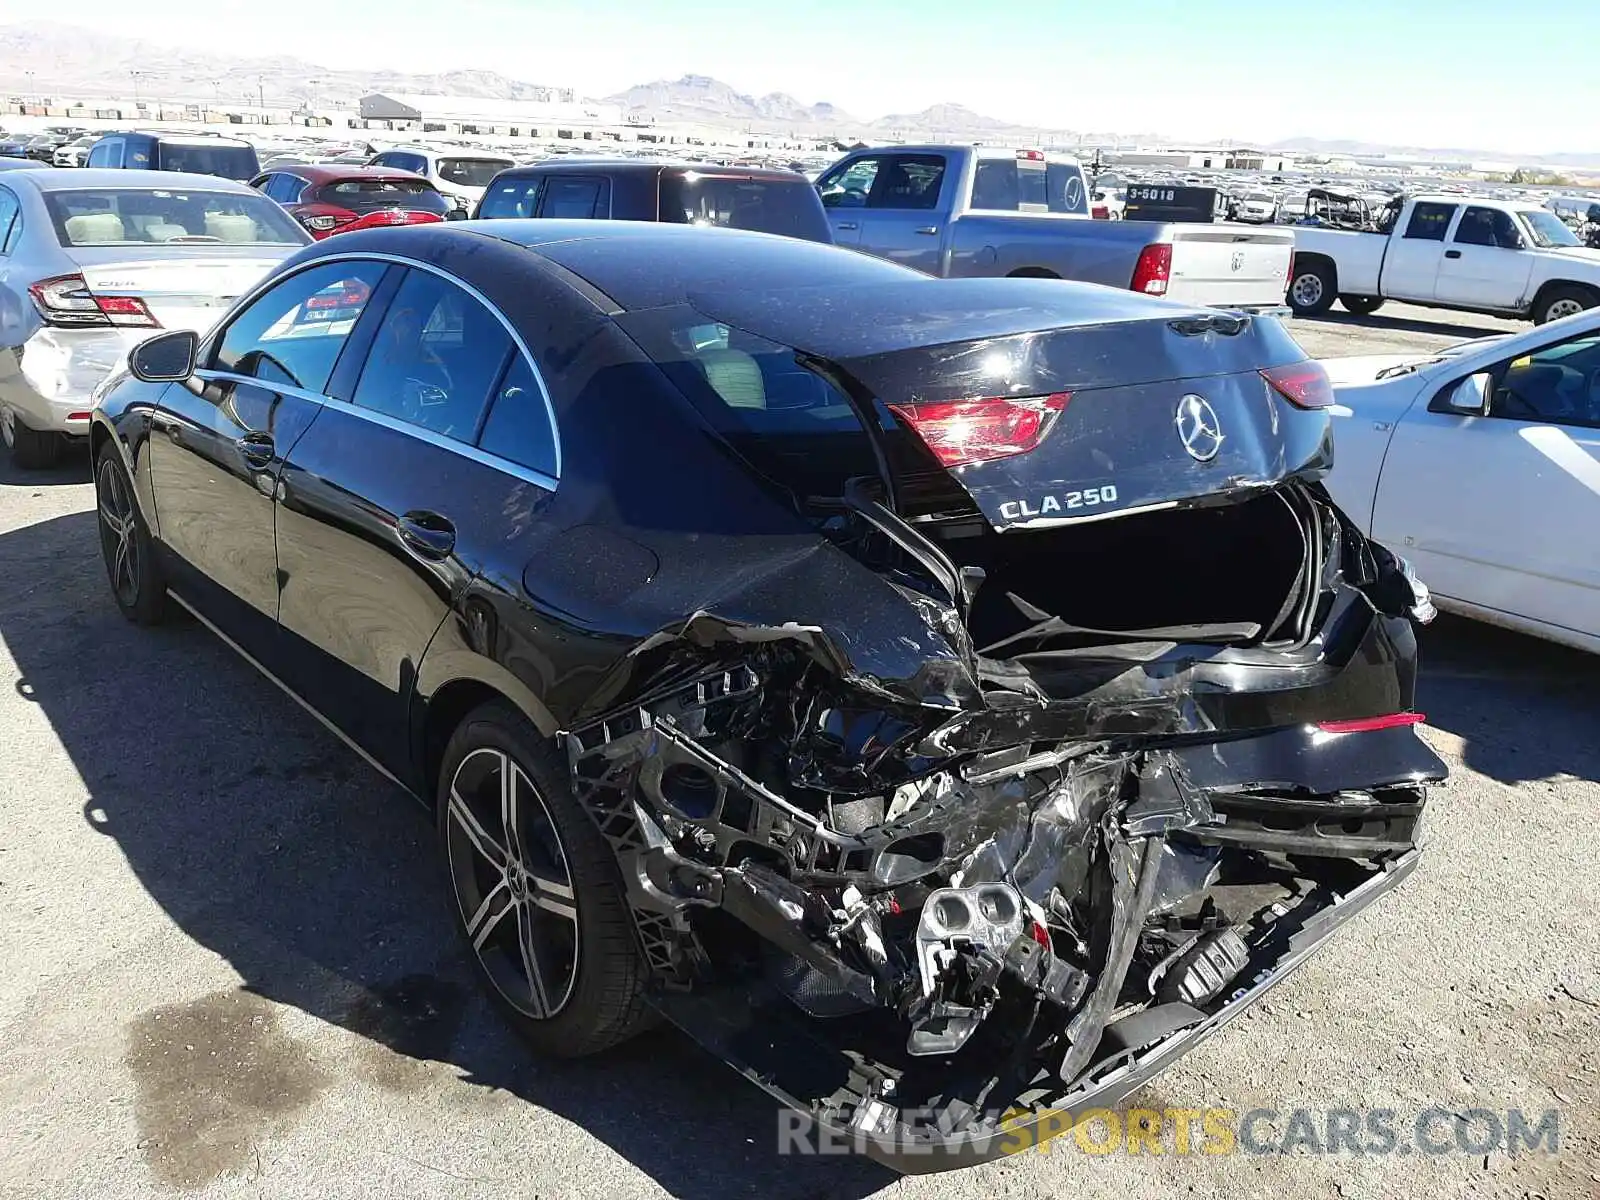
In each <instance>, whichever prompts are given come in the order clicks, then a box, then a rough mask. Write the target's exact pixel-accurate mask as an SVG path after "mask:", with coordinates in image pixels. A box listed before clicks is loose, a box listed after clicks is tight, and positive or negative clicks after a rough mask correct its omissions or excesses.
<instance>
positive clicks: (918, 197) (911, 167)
mask: <svg viewBox="0 0 1600 1200" xmlns="http://www.w3.org/2000/svg"><path fill="white" fill-rule="evenodd" d="M943 182H944V158H943V156H941V155H937V154H894V155H890V156H889V158H888V159H887V160H886V161H885V162H884V165H883V169H882V170H881V171H879V172H878V175H877V178H876V179H874V180H873V181H872V192H871V194H870V195H869V196H868V197H867V207H868V208H892V209H912V210H925V209H932V208H937V207H938V206H939V188H940V186H941V185H942V184H943Z"/></svg>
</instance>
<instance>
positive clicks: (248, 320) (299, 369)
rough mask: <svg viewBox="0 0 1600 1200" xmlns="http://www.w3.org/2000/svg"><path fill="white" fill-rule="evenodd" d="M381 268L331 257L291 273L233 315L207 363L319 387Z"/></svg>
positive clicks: (311, 388) (310, 388)
mask: <svg viewBox="0 0 1600 1200" xmlns="http://www.w3.org/2000/svg"><path fill="white" fill-rule="evenodd" d="M385 270H386V267H385V266H384V264H383V263H376V262H337V263H328V264H326V265H324V266H320V267H312V268H310V269H309V270H305V271H301V272H300V273H299V274H297V275H291V276H290V277H289V278H288V279H285V280H284V281H283V282H282V283H280V284H278V285H277V286H275V287H272V288H269V289H268V290H267V291H265V292H263V293H262V294H261V295H260V296H258V297H256V299H255V300H254V301H253V302H251V304H250V307H248V308H246V309H245V310H244V311H243V312H241V313H240V314H239V315H238V316H237V317H235V318H234V320H233V323H232V324H231V325H229V326H228V329H227V332H226V333H225V334H223V337H222V342H221V344H220V345H219V346H218V347H217V350H216V353H215V354H214V355H213V356H212V359H211V366H212V368H213V369H214V370H218V371H227V372H230V373H231V374H234V375H247V376H250V377H251V378H253V379H259V380H261V381H263V382H264V383H279V384H286V385H288V386H290V387H298V388H304V389H305V390H307V391H311V392H321V391H322V390H323V389H324V388H326V387H327V385H328V379H329V378H330V377H331V376H332V375H333V367H334V364H335V363H336V362H337V361H338V359H339V351H341V350H342V349H344V343H345V340H346V339H347V338H348V337H349V336H350V331H351V329H353V328H354V327H355V323H356V319H357V318H358V317H360V316H361V313H362V311H363V310H364V309H365V308H366V305H367V301H368V299H369V298H370V297H371V296H372V289H373V288H375V287H377V286H378V281H379V280H380V279H381V278H382V277H383V273H384V271H385Z"/></svg>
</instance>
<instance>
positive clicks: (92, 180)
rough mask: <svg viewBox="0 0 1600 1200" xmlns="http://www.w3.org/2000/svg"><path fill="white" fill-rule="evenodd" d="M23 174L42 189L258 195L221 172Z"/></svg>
mask: <svg viewBox="0 0 1600 1200" xmlns="http://www.w3.org/2000/svg"><path fill="white" fill-rule="evenodd" d="M19 174H22V177H24V178H26V179H27V181H28V182H29V183H30V184H32V185H33V186H34V187H36V188H38V190H39V191H41V192H76V191H83V190H86V189H90V188H109V189H112V190H115V191H119V192H136V191H159V192H170V191H174V190H179V189H184V188H187V189H189V190H190V191H208V192H244V193H246V194H249V195H257V194H259V193H257V192H256V191H255V189H254V188H252V187H250V186H248V185H247V184H243V183H238V182H235V181H234V180H232V179H223V178H222V177H221V176H220V175H191V174H189V173H188V172H187V171H140V170H124V169H121V168H117V167H40V168H39V169H38V170H36V171H28V172H26V173H25V174H23V173H20V172H19Z"/></svg>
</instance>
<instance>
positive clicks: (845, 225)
mask: <svg viewBox="0 0 1600 1200" xmlns="http://www.w3.org/2000/svg"><path fill="white" fill-rule="evenodd" d="M839 228H840V229H860V228H861V226H859V225H857V224H856V223H855V222H854V221H840V222H839Z"/></svg>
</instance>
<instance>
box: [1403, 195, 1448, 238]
mask: <svg viewBox="0 0 1600 1200" xmlns="http://www.w3.org/2000/svg"><path fill="white" fill-rule="evenodd" d="M1455 215H1456V206H1455V205H1454V204H1429V203H1427V202H1421V203H1418V204H1417V206H1416V207H1415V208H1413V209H1412V210H1411V220H1410V222H1409V223H1408V224H1407V225H1406V233H1405V236H1406V237H1408V238H1414V239H1417V240H1419V241H1425V242H1442V241H1444V235H1445V231H1446V230H1448V229H1449V228H1450V220H1451V218H1453V217H1454V216H1455Z"/></svg>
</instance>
